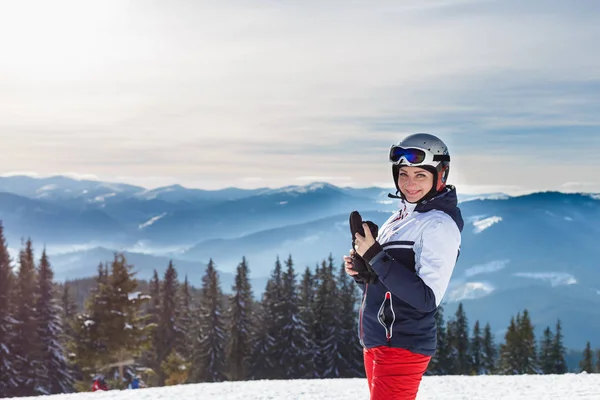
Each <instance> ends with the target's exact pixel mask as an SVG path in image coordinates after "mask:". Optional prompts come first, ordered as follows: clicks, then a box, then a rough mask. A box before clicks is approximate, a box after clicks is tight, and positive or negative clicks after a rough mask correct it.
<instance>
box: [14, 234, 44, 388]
mask: <svg viewBox="0 0 600 400" xmlns="http://www.w3.org/2000/svg"><path fill="white" fill-rule="evenodd" d="M36 293H37V290H36V270H35V260H34V256H33V247H32V244H31V240H30V239H28V240H27V242H26V244H25V248H23V249H21V251H20V252H19V270H18V273H17V287H16V293H15V294H16V315H15V316H16V320H17V324H16V326H15V328H16V329H15V332H16V340H15V347H14V353H13V354H14V356H15V364H14V366H15V372H16V374H17V376H18V379H19V388H18V390H17V392H16V396H33V395H35V394H36V392H35V382H36V376H35V371H36V369H37V367H38V363H37V362H36V361H37V360H36V359H35V356H36V355H37V354H38V344H39V338H38V335H37V321H36V312H35V306H36V300H37V299H36Z"/></svg>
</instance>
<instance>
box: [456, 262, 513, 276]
mask: <svg viewBox="0 0 600 400" xmlns="http://www.w3.org/2000/svg"><path fill="white" fill-rule="evenodd" d="M508 263H509V261H508V260H495V261H490V262H488V263H485V264H480V265H475V266H473V267H470V268H467V269H466V270H465V276H466V277H468V278H470V277H473V276H475V275H480V274H489V273H493V272H497V271H500V270H502V269H504V268H505V267H506V264H508Z"/></svg>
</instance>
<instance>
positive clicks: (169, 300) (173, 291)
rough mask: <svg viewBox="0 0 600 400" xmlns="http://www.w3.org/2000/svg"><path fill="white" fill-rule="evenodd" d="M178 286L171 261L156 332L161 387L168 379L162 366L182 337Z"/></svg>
mask: <svg viewBox="0 0 600 400" xmlns="http://www.w3.org/2000/svg"><path fill="white" fill-rule="evenodd" d="M178 286H179V285H178V282H177V271H176V270H175V267H174V266H173V262H172V261H169V266H168V267H167V270H166V271H165V276H164V279H163V282H162V287H161V291H160V296H161V301H160V305H159V313H158V327H157V328H156V330H155V333H156V340H155V342H154V343H155V348H154V351H155V352H156V364H157V366H159V368H158V370H157V371H155V372H156V374H157V379H158V385H159V386H164V384H165V379H166V378H167V377H166V375H165V373H164V372H163V371H162V368H160V366H161V365H162V364H163V363H164V362H165V361H166V359H167V357H168V356H169V354H171V352H172V350H173V349H174V348H175V345H176V342H177V337H179V336H180V335H181V330H180V328H179V327H178V326H177V323H178V322H179V311H178V307H177V306H178V303H179V300H178V297H177V294H178V290H179V288H178Z"/></svg>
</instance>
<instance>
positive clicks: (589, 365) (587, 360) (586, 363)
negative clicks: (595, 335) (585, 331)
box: [579, 341, 594, 374]
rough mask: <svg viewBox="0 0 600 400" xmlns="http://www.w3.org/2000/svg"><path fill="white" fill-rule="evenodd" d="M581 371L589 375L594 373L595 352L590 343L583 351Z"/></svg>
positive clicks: (580, 364)
mask: <svg viewBox="0 0 600 400" xmlns="http://www.w3.org/2000/svg"><path fill="white" fill-rule="evenodd" d="M579 369H580V371H581V372H587V373H588V374H591V373H592V372H594V352H593V351H592V345H591V344H590V342H589V341H588V342H587V343H586V345H585V350H583V359H582V360H581V361H579Z"/></svg>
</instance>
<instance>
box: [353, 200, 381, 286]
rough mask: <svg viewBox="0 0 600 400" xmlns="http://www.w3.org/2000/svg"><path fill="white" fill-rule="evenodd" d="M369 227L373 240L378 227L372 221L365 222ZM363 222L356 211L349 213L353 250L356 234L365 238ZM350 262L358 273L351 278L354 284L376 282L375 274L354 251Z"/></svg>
mask: <svg viewBox="0 0 600 400" xmlns="http://www.w3.org/2000/svg"><path fill="white" fill-rule="evenodd" d="M365 222H366V223H367V225H368V226H369V230H370V231H371V235H373V237H374V238H376V237H377V234H378V231H379V227H378V226H377V225H376V224H375V223H374V222H372V221H365ZM362 224H363V220H362V217H361V216H360V214H359V213H358V211H352V212H351V213H350V234H351V235H352V249H354V245H355V239H356V232H358V233H360V234H361V235H362V236H365V231H364V229H363V226H362ZM352 262H353V264H354V267H353V268H352V269H353V270H354V271H356V272H358V275H354V276H353V278H354V280H355V281H356V282H359V283H375V282H377V274H376V273H375V271H373V269H372V268H371V266H370V265H369V263H368V262H365V260H363V258H362V257H361V256H360V255H359V254H358V253H357V252H356V250H354V256H353V257H352Z"/></svg>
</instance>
